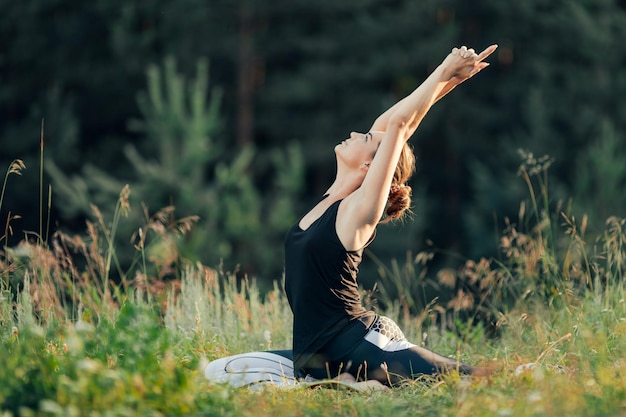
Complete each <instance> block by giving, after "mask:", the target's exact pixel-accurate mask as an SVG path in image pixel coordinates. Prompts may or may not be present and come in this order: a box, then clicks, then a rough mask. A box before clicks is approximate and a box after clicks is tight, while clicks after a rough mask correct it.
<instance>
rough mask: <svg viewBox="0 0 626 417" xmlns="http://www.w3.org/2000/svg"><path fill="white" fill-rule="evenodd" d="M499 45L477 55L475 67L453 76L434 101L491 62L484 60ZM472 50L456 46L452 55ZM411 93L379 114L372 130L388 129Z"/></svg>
mask: <svg viewBox="0 0 626 417" xmlns="http://www.w3.org/2000/svg"><path fill="white" fill-rule="evenodd" d="M497 47H498V46H497V45H491V46H489V47H487V48H486V49H485V50H484V51H482V52H481V53H480V54H478V55H477V56H476V62H475V63H474V67H473V68H472V69H471V70H470V71H469V72H465V73H463V74H457V75H456V76H454V77H452V78H451V79H450V80H449V81H448V82H447V83H446V84H445V85H444V86H443V87H442V88H441V90H440V91H439V93H438V94H437V96H436V97H435V99H434V101H433V103H436V102H437V101H439V100H440V99H441V98H443V97H444V96H445V95H446V94H448V93H449V92H450V91H452V90H453V89H454V88H455V87H456V86H458V85H459V84H461V83H462V82H463V81H465V80H467V79H469V78H471V77H472V76H474V75H475V74H477V73H478V72H479V71H480V70H482V69H483V68H486V67H487V66H488V65H489V64H488V63H486V62H483V60H484V59H485V58H487V57H488V56H489V55H491V54H492V53H493V52H494V51H495V50H496V48H497ZM470 51H471V52H473V50H471V49H470V50H468V49H467V48H465V49H464V47H461V48H454V49H453V50H452V52H451V55H457V54H458V55H459V56H462V55H461V54H463V53H469V52H470ZM418 88H419V87H418ZM416 90H417V89H416ZM415 93H416V91H415V90H414V91H413V93H411V95H413V94H415ZM411 95H409V96H407V97H405V98H403V99H401V100H400V101H398V102H397V103H396V104H394V105H393V106H391V107H390V108H389V109H387V110H386V111H385V112H383V113H382V114H381V115H380V116H378V117H377V118H376V120H375V121H374V123H373V124H372V127H371V128H370V131H382V132H384V131H386V130H387V123H388V122H389V118H390V117H391V115H392V114H393V113H394V112H395V111H396V110H397V109H398V107H400V106H401V105H402V104H403V102H404V101H406V100H407V99H409V97H410V96H411Z"/></svg>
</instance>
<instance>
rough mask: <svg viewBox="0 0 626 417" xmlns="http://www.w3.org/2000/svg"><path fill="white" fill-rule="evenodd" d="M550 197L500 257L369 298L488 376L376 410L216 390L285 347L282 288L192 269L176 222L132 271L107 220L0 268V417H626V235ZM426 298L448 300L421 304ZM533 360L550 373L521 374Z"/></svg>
mask: <svg viewBox="0 0 626 417" xmlns="http://www.w3.org/2000/svg"><path fill="white" fill-rule="evenodd" d="M527 172H531V171H527ZM539 175H543V173H542V172H539ZM7 176H8V174H7ZM531 177H532V175H526V179H527V181H528V182H529V185H531ZM541 178H543V177H541ZM4 184H5V185H6V178H5V183H4ZM127 192H128V190H125V191H124V193H126V194H124V193H123V195H122V196H121V197H120V202H118V207H119V208H120V210H122V208H124V204H125V200H124V199H125V198H127ZM3 194H4V187H3V189H2V195H3ZM541 198H542V197H541V193H538V196H537V197H533V201H532V204H531V207H533V209H532V210H531V213H530V214H529V215H528V217H524V216H525V215H526V214H525V211H524V210H520V213H524V214H523V215H522V214H520V219H518V221H517V222H515V223H514V222H509V223H508V228H507V229H506V230H505V232H504V233H503V236H502V241H501V245H502V249H503V257H502V259H500V260H497V261H496V260H478V261H472V260H468V261H467V262H466V264H465V265H464V266H463V267H462V268H460V269H459V270H458V271H444V272H443V273H440V274H439V275H438V276H435V277H430V274H429V273H428V271H426V270H425V268H426V264H427V262H424V260H425V259H427V258H428V256H425V255H424V254H420V255H418V256H417V257H416V258H415V259H409V260H408V261H407V262H406V265H403V266H401V265H398V264H394V265H393V266H392V267H390V268H389V269H387V270H386V271H384V273H383V274H382V275H381V282H380V290H379V291H378V292H377V293H376V294H374V295H373V297H372V298H377V296H378V298H380V299H381V306H380V307H378V308H379V312H381V313H383V314H386V315H388V316H390V317H392V318H394V319H395V320H397V321H398V322H399V323H400V324H401V326H402V327H403V329H405V330H406V332H405V333H406V334H407V336H408V337H409V338H410V339H412V340H414V341H415V342H417V343H421V344H423V345H425V346H427V347H428V348H430V349H432V350H435V351H437V352H439V353H442V354H445V355H451V356H457V357H458V358H460V359H462V360H464V361H467V362H470V363H476V364H482V365H484V366H488V367H490V368H491V369H493V373H492V375H491V376H490V377H488V378H467V377H460V376H459V375H455V374H452V375H448V376H446V377H442V378H438V379H435V380H418V381H411V382H407V383H406V384H405V385H404V386H402V387H400V388H397V389H394V390H392V391H388V392H372V393H366V394H364V393H351V392H346V391H337V390H332V389H307V388H301V389H295V390H281V389H276V388H274V389H271V388H268V389H267V390H264V391H261V392H258V391H250V390H247V389H234V388H230V387H228V386H223V385H212V384H210V383H209V382H208V381H206V380H205V379H204V377H203V372H202V369H203V367H204V365H205V364H206V363H207V361H210V360H212V359H215V358H219V357H222V356H225V355H230V354H236V353H241V352H246V351H251V350H264V349H284V348H290V346H291V312H290V310H289V307H288V304H287V302H286V299H285V296H284V294H283V292H282V289H281V288H282V285H281V283H280V282H276V283H275V285H274V287H273V289H272V290H271V291H269V292H265V293H261V290H260V289H259V288H258V287H257V286H256V284H255V282H254V280H248V281H243V282H242V281H238V280H237V279H236V278H235V276H234V275H233V274H230V273H226V272H223V271H220V270H219V269H217V270H216V269H212V268H208V267H207V266H204V265H199V264H192V263H189V262H187V261H185V260H184V259H180V257H179V256H177V254H176V252H175V250H173V249H172V247H173V246H172V242H175V241H176V239H178V238H180V236H181V233H183V231H186V230H188V227H187V226H186V225H185V227H181V224H180V223H177V222H171V221H170V220H168V221H167V222H166V221H165V219H166V218H168V216H162V217H159V216H155V217H154V218H153V219H152V220H150V221H151V222H153V223H149V224H147V225H146V226H145V227H144V228H142V232H141V233H138V236H139V239H138V240H137V241H136V244H135V245H134V248H131V249H130V250H135V251H136V253H137V258H138V259H139V261H138V262H137V263H136V264H134V265H133V267H132V268H131V270H129V271H125V272H123V273H122V272H121V271H119V266H118V265H117V264H116V250H122V249H121V248H120V249H117V248H114V247H112V246H111V245H110V243H109V242H111V241H112V239H111V236H112V235H114V233H115V226H114V225H115V224H117V223H118V222H119V221H121V217H123V212H122V211H120V212H119V213H118V214H116V216H115V218H114V220H113V221H112V223H111V224H113V226H107V222H105V221H104V219H102V217H101V215H99V212H98V211H97V210H94V217H95V221H94V222H90V223H88V228H87V229H88V230H87V234H86V236H85V237H79V236H65V235H62V234H57V235H56V236H55V238H54V240H52V242H53V243H51V244H50V245H49V246H48V245H45V244H43V243H41V242H39V241H37V242H34V243H28V242H24V243H23V244H21V245H20V246H19V247H16V248H9V247H3V249H2V251H1V252H0V381H1V383H0V416H2V417H8V416H254V417H263V416H274V417H275V416H292V415H293V416H357V415H358V416H394V417H399V416H433V415H435V416H452V415H454V416H561V415H563V416H619V415H626V359H625V358H624V357H625V355H624V353H625V352H626V305H625V304H626V303H625V301H624V272H626V235H625V233H624V227H625V223H626V222H625V221H624V220H623V219H617V218H611V219H608V220H607V223H606V229H605V231H604V232H603V233H602V234H600V235H598V236H595V237H593V238H591V237H589V236H585V229H586V224H585V220H584V219H583V221H582V222H577V221H576V220H575V219H574V218H573V217H572V216H570V215H569V214H567V212H566V210H564V209H562V208H559V209H558V210H556V211H555V212H553V213H549V212H548V211H547V205H545V207H546V208H543V209H542V208H541V207H542V205H543V202H542V201H540V200H541ZM544 198H547V196H545V197H544ZM0 202H1V200H0ZM522 207H524V206H522ZM557 207H560V206H558V205H557ZM120 216H121V217H120ZM159 219H162V221H161V220H159ZM518 225H522V226H518ZM7 229H8V228H7ZM0 241H1V240H0ZM137 242H138V243H137ZM174 246H175V245H174ZM115 270H117V271H118V274H117V275H115V276H113V274H112V271H115ZM411 280H414V281H413V284H411V285H408V283H410V282H411ZM407 285H408V286H407ZM420 285H424V286H425V285H432V286H437V287H438V288H439V289H440V290H441V292H442V293H445V292H448V293H451V294H452V295H453V296H452V297H450V298H449V299H448V300H446V301H444V300H443V299H442V300H435V301H432V300H427V302H426V303H425V304H424V305H420V304H419V302H418V301H417V300H416V299H414V298H413V296H415V292H416V291H419V286H420ZM392 294H396V295H395V296H392ZM431 301H432V302H431ZM529 362H536V363H538V364H541V365H543V366H538V367H535V368H534V369H531V370H528V371H525V372H522V373H521V374H516V373H515V372H514V371H515V369H516V367H517V366H518V365H520V364H524V363H529ZM557 365H558V366H559V367H561V368H560V369H561V370H557V369H555V368H553V367H552V366H557Z"/></svg>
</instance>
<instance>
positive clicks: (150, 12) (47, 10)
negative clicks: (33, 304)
mask: <svg viewBox="0 0 626 417" xmlns="http://www.w3.org/2000/svg"><path fill="white" fill-rule="evenodd" d="M0 16H2V18H1V19H0V168H2V169H3V170H4V169H6V170H8V169H9V166H10V165H11V162H12V161H14V160H15V159H20V160H23V161H24V163H25V165H26V170H24V171H23V172H22V175H21V176H19V177H18V176H11V177H10V178H8V177H4V176H3V178H5V183H6V188H5V194H4V199H3V201H1V202H0V225H2V230H3V232H2V233H0V236H2V237H3V238H4V241H3V244H5V245H8V246H15V245H17V244H18V243H19V242H20V241H22V240H24V239H31V240H32V239H38V238H39V239H42V240H44V241H50V240H51V239H52V236H53V235H54V233H55V232H56V231H63V232H65V233H70V234H74V233H76V234H82V233H85V230H86V226H85V222H86V221H87V220H90V219H92V217H93V208H92V205H94V206H96V207H97V208H98V209H99V210H100V211H101V212H102V214H103V216H104V218H105V219H107V221H109V222H111V221H113V216H114V212H115V208H116V202H117V201H118V197H119V194H120V192H121V191H122V189H123V187H124V185H125V184H128V185H129V186H130V190H131V194H130V199H129V202H130V208H131V209H130V213H129V215H128V217H127V218H125V219H123V220H122V221H120V225H119V231H118V232H117V234H116V235H117V239H118V240H119V246H118V249H117V251H118V254H119V255H120V259H121V261H122V262H124V263H127V264H130V263H131V262H132V259H133V258H134V257H136V248H134V247H133V246H134V243H133V241H132V239H131V237H132V236H133V233H134V232H136V231H137V230H138V229H139V228H140V227H142V225H145V224H146V222H148V221H149V219H150V218H151V217H152V216H155V215H157V214H158V213H159V212H160V210H162V209H164V208H166V207H174V208H173V209H170V210H167V211H166V212H165V214H163V213H164V212H162V211H161V212H160V213H161V215H164V216H165V217H166V219H169V221H170V222H171V224H174V225H176V224H179V223H177V222H176V220H177V219H183V218H185V217H186V216H193V215H197V216H199V218H198V220H197V222H196V224H195V227H194V228H193V230H192V231H191V232H190V233H188V234H187V235H186V236H185V237H184V238H180V239H179V240H178V241H176V242H171V244H172V245H175V246H176V248H177V253H180V254H181V256H184V257H185V258H186V259H191V260H195V261H199V262H203V263H204V264H206V265H208V266H211V267H215V268H217V267H218V266H220V265H221V267H222V268H224V269H225V270H229V271H231V270H237V271H239V272H240V273H241V274H247V275H249V276H253V277H256V278H257V279H258V280H259V281H261V282H264V283H266V284H268V285H269V283H271V282H272V281H274V280H280V279H281V276H282V265H283V249H282V239H283V236H284V233H285V232H286V230H287V229H288V228H289V227H290V225H291V224H292V223H293V222H294V221H295V220H296V219H297V217H298V216H299V215H301V214H302V213H303V212H304V211H306V210H307V208H308V207H309V206H310V205H311V204H312V203H313V202H314V201H315V199H316V198H318V196H319V195H321V194H322V193H323V192H324V191H325V190H326V188H327V187H328V186H329V185H330V183H331V182H332V180H333V178H334V174H335V160H334V154H333V147H334V146H335V144H337V143H338V142H340V141H341V140H343V139H344V138H347V137H348V135H349V133H350V131H353V130H354V131H361V132H365V131H367V130H368V129H369V127H370V125H371V123H372V122H373V120H374V119H375V117H376V116H377V115H379V114H380V113H381V112H383V111H384V110H385V109H386V108H388V107H389V106H390V105H392V104H393V103H395V102H396V101H397V100H399V99H400V98H402V97H404V96H405V95H406V94H408V93H410V92H411V91H412V90H413V89H414V88H415V87H416V86H417V85H419V83H420V82H421V81H422V80H423V79H424V78H425V77H426V76H427V75H428V74H429V73H430V72H431V71H432V70H433V69H434V68H435V67H436V66H437V65H438V64H439V63H440V62H441V60H442V59H443V58H444V57H445V56H446V54H447V53H448V52H449V51H450V49H451V48H452V47H454V46H459V45H468V46H470V47H474V48H475V49H476V50H482V49H483V48H485V47H486V46H488V45H490V44H492V43H497V44H499V48H498V50H497V51H496V53H495V54H494V55H493V56H492V57H490V58H489V60H488V61H489V62H490V63H491V66H490V67H489V68H488V69H487V70H485V71H483V72H482V73H481V74H479V75H478V76H477V77H475V78H473V79H472V80H470V81H469V82H467V83H465V84H463V85H462V86H461V87H459V88H458V89H456V90H454V91H453V92H452V93H451V94H450V95H449V96H447V97H446V98H445V99H444V100H442V101H441V102H439V103H437V105H436V106H435V107H434V108H433V109H432V111H431V112H430V113H429V114H428V115H427V117H426V119H425V120H424V122H423V123H422V125H421V126H420V128H419V129H418V131H417V133H416V134H415V135H414V137H413V139H412V140H411V143H412V145H413V146H414V149H415V153H416V155H417V158H418V167H417V169H418V171H417V174H416V175H415V177H414V178H413V180H412V182H411V186H412V187H413V190H414V207H413V212H414V214H413V219H412V220H410V221H407V222H405V223H403V224H400V225H397V226H385V227H381V228H380V231H379V235H378V238H377V240H376V241H375V243H374V244H373V245H372V246H371V247H370V248H369V255H370V257H369V259H370V260H369V261H367V262H365V263H364V264H363V270H364V271H363V274H362V277H363V280H364V283H366V285H369V284H368V283H370V284H371V282H374V281H375V280H376V277H377V272H376V269H377V268H379V267H380V264H379V263H378V262H380V263H382V264H384V265H389V264H390V263H391V262H392V261H393V260H394V259H397V260H400V261H401V262H404V260H405V259H412V257H413V256H415V255H416V254H417V253H419V252H421V251H424V250H427V251H430V252H432V253H433V254H434V258H433V260H432V263H433V270H436V269H437V268H442V267H452V268H454V267H455V266H456V265H458V264H459V263H462V262H464V261H465V260H466V259H479V258H481V257H486V258H497V257H498V256H499V251H500V249H499V236H500V233H501V231H502V230H503V229H504V228H505V227H506V224H507V219H509V220H510V221H511V222H513V223H514V222H516V221H518V220H519V218H520V215H519V212H520V204H524V203H523V202H525V201H527V200H528V199H529V197H530V195H529V189H528V185H527V183H526V182H525V181H524V178H522V177H521V176H520V175H519V167H520V165H521V164H522V163H527V164H529V165H532V166H537V165H539V166H540V167H542V168H541V169H543V168H545V167H546V166H547V163H550V167H549V169H548V171H547V177H545V178H546V181H547V182H546V184H548V185H549V202H548V204H550V205H554V206H556V205H559V204H561V205H562V207H566V208H567V210H568V211H569V212H570V213H571V214H573V215H576V216H578V217H581V216H582V215H583V214H587V215H588V216H589V225H590V226H589V229H590V231H591V232H593V228H594V227H596V228H597V230H601V229H602V228H603V225H604V221H605V219H606V218H607V217H608V216H611V215H617V216H624V215H625V210H626V163H625V161H626V141H625V140H624V138H625V136H624V128H625V127H626V100H625V99H624V97H626V71H625V70H624V68H625V67H626V47H624V44H625V43H626V2H625V1H620V0H593V1H591V0H524V1H517V2H504V1H498V0H476V1H472V2H468V1H462V0H437V1H435V0H422V1H414V0H272V1H267V2H260V1H253V0H229V1H226V0H177V1H175V2H174V1H167V0H142V1H120V0H91V1H77V0H22V1H9V0H0ZM42 132H43V135H42ZM42 137H43V147H42ZM42 148H43V151H42ZM520 150H521V152H520ZM544 156H547V159H545V160H544V159H542V158H543V157H544ZM544 162H545V163H544ZM6 178H8V181H7V180H6ZM547 178H549V180H547ZM16 216H19V217H16ZM590 236H592V234H590ZM166 249H167V248H163V247H160V248H159V249H158V250H157V249H153V250H154V252H153V253H151V256H163V257H166V256H167V255H164V254H163V252H167V250H166ZM373 259H377V260H378V261H377V262H374V261H372V260H373ZM172 262H174V261H172Z"/></svg>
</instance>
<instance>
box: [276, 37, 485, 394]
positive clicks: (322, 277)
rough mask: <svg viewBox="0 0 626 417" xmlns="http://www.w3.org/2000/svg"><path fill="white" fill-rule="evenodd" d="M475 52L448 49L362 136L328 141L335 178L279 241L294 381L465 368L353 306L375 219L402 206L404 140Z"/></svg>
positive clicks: (464, 73) (479, 64) (465, 70)
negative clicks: (335, 142)
mask: <svg viewBox="0 0 626 417" xmlns="http://www.w3.org/2000/svg"><path fill="white" fill-rule="evenodd" d="M496 47H497V46H496V45H492V46H490V47H488V48H487V49H485V50H484V51H483V52H481V53H480V54H476V53H475V52H474V50H473V49H467V48H466V47H465V46H462V47H461V48H454V49H453V50H452V52H451V53H450V54H449V55H448V56H447V57H446V58H445V60H444V61H443V62H442V63H441V64H440V65H439V66H438V67H437V68H436V69H435V71H433V73H432V74H431V75H430V76H429V77H428V78H427V79H426V80H425V81H424V82H423V83H422V84H421V85H420V86H419V87H418V88H417V89H416V90H415V91H413V92H412V93H411V94H410V95H409V96H407V97H406V98H404V99H403V100H401V101H400V102H398V103H397V104H395V105H394V106H393V107H391V108H390V109H389V110H387V111H386V112H385V113H383V114H382V115H381V116H379V117H378V118H377V119H376V121H375V122H374V124H373V125H372V127H371V129H370V130H369V132H367V133H356V132H352V133H351V134H350V138H349V139H346V140H345V141H343V142H341V143H340V144H339V145H337V146H336V147H335V154H336V158H337V175H336V178H335V181H334V182H333V184H332V185H331V186H330V188H328V190H327V192H326V193H325V194H324V196H323V197H322V198H321V200H320V201H319V202H318V203H317V205H315V207H313V208H312V209H311V211H309V212H308V213H306V214H305V215H304V216H303V217H301V218H300V219H299V220H298V222H297V223H296V224H294V225H293V227H292V228H291V229H290V230H289V231H288V233H287V235H286V238H285V291H286V293H287V298H288V300H289V303H290V306H291V308H292V311H293V314H294V321H293V332H294V333H293V360H294V370H295V373H296V376H297V377H306V376H307V375H309V376H311V377H313V378H325V377H331V378H332V377H336V376H338V375H340V374H341V373H349V374H350V375H352V376H353V377H354V378H356V379H357V380H363V379H368V380H371V379H374V380H378V381H380V382H382V383H385V384H393V383H395V382H396V381H398V380H400V379H402V378H411V377H415V376H418V375H423V374H434V373H439V372H445V371H448V370H453V369H455V370H458V371H459V372H462V373H474V372H475V371H476V369H475V368H474V367H472V366H469V365H466V364H463V363H459V362H457V361H455V360H452V359H449V358H445V357H443V356H440V355H437V354H435V353H433V352H430V351H428V350H426V349H423V348H420V347H419V346H416V345H414V344H411V343H409V342H408V341H407V340H406V339H405V338H404V335H403V334H402V331H400V329H399V328H398V326H397V325H396V324H395V323H394V322H393V321H392V320H390V319H389V318H386V317H379V316H377V315H376V314H375V313H374V312H372V311H367V310H365V309H364V307H363V306H362V304H361V299H360V296H359V292H358V284H357V280H356V277H357V272H358V266H359V263H360V262H361V256H362V253H363V249H364V248H365V247H366V246H367V245H368V244H369V243H370V242H371V241H372V240H373V239H374V237H375V235H376V227H377V226H378V224H379V223H384V222H387V221H390V220H394V219H399V218H401V217H402V215H403V214H404V212H405V211H406V210H407V209H408V208H409V205H410V197H411V189H410V187H408V186H407V185H406V181H407V180H408V179H409V177H410V176H411V174H412V173H413V170H414V165H415V162H414V157H413V154H412V152H411V150H410V148H409V147H408V145H407V141H408V139H409V138H410V137H411V135H413V133H414V132H415V130H416V129H417V127H418V125H419V124H420V122H421V121H422V119H423V117H424V116H425V115H426V113H427V112H428V110H429V109H430V107H431V106H432V105H433V104H434V103H435V102H436V101H437V100H438V99H440V98H441V97H443V96H444V95H445V94H447V93H448V92H450V91H451V90H452V89H453V88H455V87H456V86H457V85H459V84H460V83H462V82H463V81H465V80H467V79H468V78H470V77H472V76H473V75H475V74H476V73H478V72H479V71H481V70H482V69H484V68H485V67H487V65H488V64H487V63H485V62H483V60H484V59H485V58H486V57H488V56H489V55H490V54H492V53H493V52H494V51H495V49H496Z"/></svg>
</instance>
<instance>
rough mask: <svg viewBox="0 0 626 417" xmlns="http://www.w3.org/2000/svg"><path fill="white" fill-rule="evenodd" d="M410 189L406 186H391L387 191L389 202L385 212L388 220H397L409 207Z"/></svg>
mask: <svg viewBox="0 0 626 417" xmlns="http://www.w3.org/2000/svg"><path fill="white" fill-rule="evenodd" d="M411 191H412V189H411V187H410V186H408V185H406V184H393V185H392V186H391V189H390V190H389V200H388V205H387V210H386V211H385V212H386V214H387V217H388V218H389V219H390V220H393V219H397V218H399V217H400V216H401V215H402V213H404V211H406V210H408V209H409V208H410V207H411Z"/></svg>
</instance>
